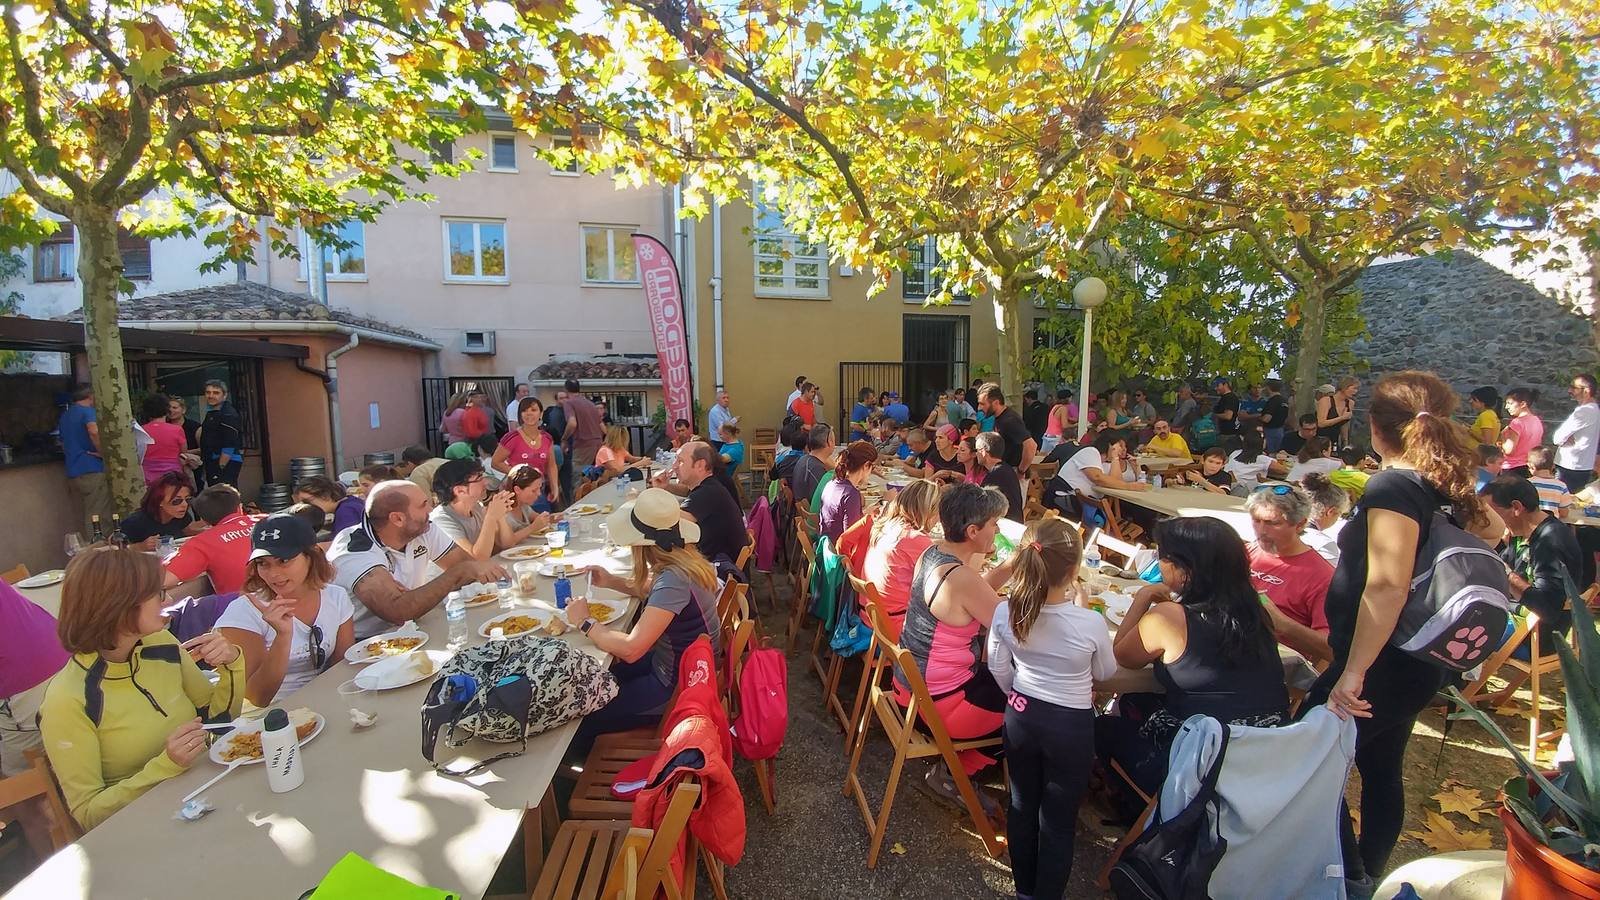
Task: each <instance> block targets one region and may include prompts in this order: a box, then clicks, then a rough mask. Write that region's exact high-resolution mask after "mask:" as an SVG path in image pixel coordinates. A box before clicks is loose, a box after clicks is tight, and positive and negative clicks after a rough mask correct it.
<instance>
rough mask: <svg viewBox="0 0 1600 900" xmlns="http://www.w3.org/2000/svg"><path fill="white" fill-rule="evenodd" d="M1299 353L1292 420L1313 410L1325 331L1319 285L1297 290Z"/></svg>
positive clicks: (1324, 302)
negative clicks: (1298, 303) (1299, 322)
mask: <svg viewBox="0 0 1600 900" xmlns="http://www.w3.org/2000/svg"><path fill="white" fill-rule="evenodd" d="M1299 299H1300V321H1301V323H1302V324H1301V326H1300V353H1299V355H1298V356H1296V357H1295V363H1294V384H1293V389H1294V412H1295V415H1296V417H1298V416H1300V415H1303V414H1305V413H1308V412H1311V411H1312V410H1313V409H1315V408H1316V397H1315V396H1313V392H1314V391H1315V390H1316V388H1317V377H1318V375H1317V372H1318V369H1320V368H1321V366H1322V347H1323V343H1324V342H1325V337H1326V332H1327V321H1326V319H1327V312H1328V309H1327V307H1328V302H1327V296H1326V294H1325V293H1324V292H1323V289H1322V285H1320V284H1316V283H1311V284H1308V285H1306V286H1305V287H1303V288H1301V290H1300V298H1299Z"/></svg>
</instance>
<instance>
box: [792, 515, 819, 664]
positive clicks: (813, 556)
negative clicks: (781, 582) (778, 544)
mask: <svg viewBox="0 0 1600 900" xmlns="http://www.w3.org/2000/svg"><path fill="white" fill-rule="evenodd" d="M794 530H795V538H796V540H797V542H798V543H799V545H800V552H799V553H797V554H795V556H796V558H797V559H798V560H799V563H798V565H796V566H795V567H794V569H793V570H792V571H791V572H790V578H791V580H792V582H793V587H794V596H793V597H792V598H791V601H792V604H793V605H792V607H791V608H790V610H789V634H788V637H787V639H786V644H785V647H784V653H785V655H788V654H792V653H794V644H795V639H796V638H798V637H799V635H800V627H801V626H802V625H803V624H805V617H806V607H807V606H809V605H810V604H809V603H808V602H807V601H808V600H810V594H811V570H812V568H814V567H815V566H816V564H817V551H816V548H815V547H813V546H812V545H811V542H810V541H809V540H807V539H806V529H805V518H804V517H803V516H799V515H796V516H795V517H794ZM818 674H819V675H822V673H820V672H819V673H818ZM823 677H826V676H823Z"/></svg>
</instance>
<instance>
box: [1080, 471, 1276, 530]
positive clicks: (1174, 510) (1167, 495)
mask: <svg viewBox="0 0 1600 900" xmlns="http://www.w3.org/2000/svg"><path fill="white" fill-rule="evenodd" d="M1101 492H1102V493H1104V494H1106V495H1108V496H1111V497H1115V498H1117V499H1118V500H1121V501H1122V502H1124V503H1132V504H1134V505H1136V506H1142V507H1144V508H1145V509H1148V510H1152V511H1154V512H1156V513H1159V514H1161V515H1163V516H1175V517H1184V518H1188V517H1194V516H1212V517H1214V518H1218V519H1221V520H1222V521H1224V522H1227V523H1228V524H1229V525H1231V526H1233V530H1234V531H1236V532H1238V533H1239V536H1240V537H1242V538H1244V539H1245V540H1246V541H1253V540H1255V539H1256V536H1255V530H1254V529H1253V528H1251V526H1250V514H1249V513H1247V512H1245V510H1244V498H1242V497H1235V496H1233V495H1232V494H1216V493H1212V492H1211V491H1208V490H1206V489H1204V488H1200V487H1195V486H1192V485H1185V486H1183V487H1158V488H1157V487H1153V488H1151V489H1150V490H1147V491H1125V490H1121V489H1116V488H1101Z"/></svg>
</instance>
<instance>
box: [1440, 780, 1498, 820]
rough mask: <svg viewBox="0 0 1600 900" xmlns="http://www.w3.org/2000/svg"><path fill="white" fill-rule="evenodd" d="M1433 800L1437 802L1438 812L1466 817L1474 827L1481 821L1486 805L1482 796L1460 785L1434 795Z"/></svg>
mask: <svg viewBox="0 0 1600 900" xmlns="http://www.w3.org/2000/svg"><path fill="white" fill-rule="evenodd" d="M1433 799H1434V800H1437V801H1438V802H1439V811H1440V812H1442V813H1456V814H1458V815H1462V816H1466V817H1467V818H1468V819H1471V820H1472V824H1474V825H1477V824H1478V823H1479V822H1480V821H1482V818H1483V809H1484V807H1485V806H1486V805H1487V804H1488V801H1486V800H1484V799H1483V795H1482V794H1479V793H1478V792H1477V791H1476V790H1473V789H1472V788H1469V787H1467V786H1465V785H1462V784H1457V785H1455V786H1453V787H1450V788H1447V789H1446V790H1444V791H1441V792H1440V793H1437V794H1434V795H1433Z"/></svg>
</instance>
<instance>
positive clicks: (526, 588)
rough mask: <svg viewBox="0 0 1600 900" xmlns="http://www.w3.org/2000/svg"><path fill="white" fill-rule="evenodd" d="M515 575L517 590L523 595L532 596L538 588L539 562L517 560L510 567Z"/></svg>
mask: <svg viewBox="0 0 1600 900" xmlns="http://www.w3.org/2000/svg"><path fill="white" fill-rule="evenodd" d="M511 571H512V572H514V573H516V576H517V592H518V593H520V594H521V595H522V596H524V597H532V596H533V595H534V594H535V593H537V591H538V589H539V564H538V563H536V562H532V561H529V562H519V563H517V564H516V565H514V566H512V567H511Z"/></svg>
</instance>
